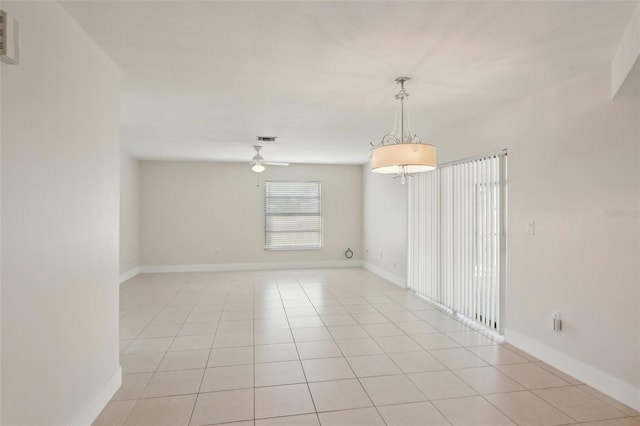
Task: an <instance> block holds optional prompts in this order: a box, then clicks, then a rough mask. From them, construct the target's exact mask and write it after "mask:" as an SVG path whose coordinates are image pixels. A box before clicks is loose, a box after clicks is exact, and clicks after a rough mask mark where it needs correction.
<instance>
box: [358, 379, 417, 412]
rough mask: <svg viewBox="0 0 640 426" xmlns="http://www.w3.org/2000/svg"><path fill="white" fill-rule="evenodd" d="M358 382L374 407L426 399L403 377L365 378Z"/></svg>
mask: <svg viewBox="0 0 640 426" xmlns="http://www.w3.org/2000/svg"><path fill="white" fill-rule="evenodd" d="M360 382H361V383H362V386H364V389H365V390H366V391H367V394H368V395H369V398H371V400H372V401H373V403H374V404H375V405H390V404H403V403H407V402H419V401H424V400H425V399H426V398H425V397H424V395H423V394H422V393H421V392H420V391H419V390H418V388H417V387H416V386H415V385H414V384H413V383H412V382H411V380H409V379H408V378H407V376H405V375H397V376H381V377H365V378H362V379H360Z"/></svg>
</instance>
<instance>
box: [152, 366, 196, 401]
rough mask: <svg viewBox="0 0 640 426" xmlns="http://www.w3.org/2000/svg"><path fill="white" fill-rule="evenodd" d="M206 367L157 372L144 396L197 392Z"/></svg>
mask: <svg viewBox="0 0 640 426" xmlns="http://www.w3.org/2000/svg"><path fill="white" fill-rule="evenodd" d="M203 374H204V369H199V370H178V371H162V372H158V373H155V374H154V375H153V377H152V378H151V380H150V381H149V384H148V385H147V387H146V388H145V390H144V392H143V393H142V397H143V398H151V397H156V396H172V395H183V394H189V393H197V392H198V389H199V388H200V382H201V381H202V375H203Z"/></svg>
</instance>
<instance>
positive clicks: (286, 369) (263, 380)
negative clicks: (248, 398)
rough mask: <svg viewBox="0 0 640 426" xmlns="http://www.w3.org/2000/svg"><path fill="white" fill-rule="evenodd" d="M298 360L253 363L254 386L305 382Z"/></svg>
mask: <svg viewBox="0 0 640 426" xmlns="http://www.w3.org/2000/svg"><path fill="white" fill-rule="evenodd" d="M305 382H306V380H305V376H304V372H303V371H302V365H301V364H300V361H283V362H270V363H266V364H256V365H255V386H256V387H262V386H277V385H292V384H295V383H305Z"/></svg>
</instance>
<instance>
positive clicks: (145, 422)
mask: <svg viewBox="0 0 640 426" xmlns="http://www.w3.org/2000/svg"><path fill="white" fill-rule="evenodd" d="M195 401H196V395H180V396H169V397H164V398H148V399H139V400H138V402H137V403H136V405H135V406H134V407H133V410H131V414H129V417H127V420H126V422H125V423H124V424H125V426H186V425H188V424H189V417H190V416H191V412H192V410H193V405H194V403H195Z"/></svg>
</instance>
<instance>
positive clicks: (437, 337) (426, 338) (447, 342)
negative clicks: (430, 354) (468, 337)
mask: <svg viewBox="0 0 640 426" xmlns="http://www.w3.org/2000/svg"><path fill="white" fill-rule="evenodd" d="M411 338H412V339H413V340H414V341H415V342H416V343H417V344H419V345H420V346H422V347H423V348H424V349H427V350H432V349H446V348H458V347H460V344H459V343H457V342H455V341H454V340H453V339H451V338H450V337H448V336H447V335H445V334H443V333H427V334H414V335H412V336H411Z"/></svg>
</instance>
